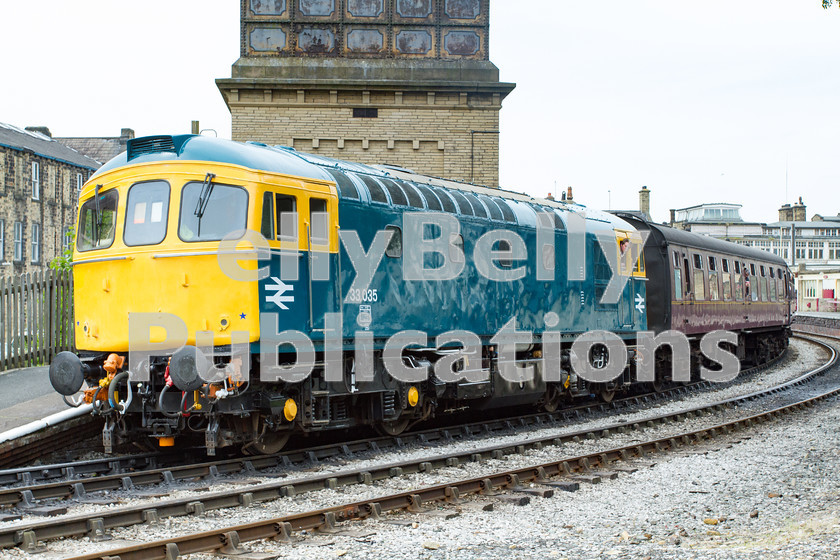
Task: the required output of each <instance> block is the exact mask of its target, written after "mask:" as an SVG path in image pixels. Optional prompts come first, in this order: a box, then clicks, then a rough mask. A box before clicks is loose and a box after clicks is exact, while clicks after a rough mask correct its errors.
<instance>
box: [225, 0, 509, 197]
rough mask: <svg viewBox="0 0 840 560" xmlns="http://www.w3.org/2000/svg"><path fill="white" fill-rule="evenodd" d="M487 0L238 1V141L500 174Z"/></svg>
mask: <svg viewBox="0 0 840 560" xmlns="http://www.w3.org/2000/svg"><path fill="white" fill-rule="evenodd" d="M489 9H490V2H489V0H241V52H240V58H239V60H237V61H236V63H234V65H233V71H232V77H231V78H229V79H219V80H216V84H217V85H218V87H219V90H220V91H221V93H222V96H223V97H224V99H225V102H226V103H227V105H228V107H229V109H230V112H231V116H232V121H233V133H232V136H233V139H234V140H257V141H262V142H266V143H268V144H283V145H287V146H293V147H294V148H296V149H299V150H301V151H306V152H313V153H316V154H323V155H325V156H329V157H336V158H341V159H346V160H351V161H359V162H362V163H369V164H376V163H383V164H391V165H396V166H400V167H406V168H409V169H412V170H414V171H416V172H418V173H424V174H428V175H435V176H441V177H446V178H449V179H456V180H461V181H469V182H473V183H478V184H484V185H488V186H494V187H495V186H498V183H499V170H498V168H499V110H500V109H501V103H502V100H503V99H504V98H505V96H507V94H508V93H510V92H511V91H512V90H513V88H514V87H515V84H511V83H502V82H500V81H499V70H498V69H497V68H496V66H494V65H493V63H492V62H490V60H489V50H490V49H489V27H490V23H489V22H490V20H489Z"/></svg>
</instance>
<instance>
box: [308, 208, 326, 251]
mask: <svg viewBox="0 0 840 560" xmlns="http://www.w3.org/2000/svg"><path fill="white" fill-rule="evenodd" d="M309 238H310V240H311V242H312V243H313V244H316V245H327V244H328V243H329V241H330V219H329V214H328V213H327V201H326V199H323V198H310V199H309Z"/></svg>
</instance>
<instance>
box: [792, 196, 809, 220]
mask: <svg viewBox="0 0 840 560" xmlns="http://www.w3.org/2000/svg"><path fill="white" fill-rule="evenodd" d="M805 208H806V207H805V204H804V203H803V202H802V197H801V196H800V197H799V204H794V205H793V221H794V222H807V221H808V218H807V217H806V216H805Z"/></svg>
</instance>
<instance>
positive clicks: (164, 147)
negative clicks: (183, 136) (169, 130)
mask: <svg viewBox="0 0 840 560" xmlns="http://www.w3.org/2000/svg"><path fill="white" fill-rule="evenodd" d="M175 151H176V150H175V143H174V142H173V139H172V136H144V137H143V138H134V139H132V140H129V141H128V156H127V157H128V160H129V161H131V160H132V159H134V158H136V157H138V156H141V155H143V154H157V153H161V152H175Z"/></svg>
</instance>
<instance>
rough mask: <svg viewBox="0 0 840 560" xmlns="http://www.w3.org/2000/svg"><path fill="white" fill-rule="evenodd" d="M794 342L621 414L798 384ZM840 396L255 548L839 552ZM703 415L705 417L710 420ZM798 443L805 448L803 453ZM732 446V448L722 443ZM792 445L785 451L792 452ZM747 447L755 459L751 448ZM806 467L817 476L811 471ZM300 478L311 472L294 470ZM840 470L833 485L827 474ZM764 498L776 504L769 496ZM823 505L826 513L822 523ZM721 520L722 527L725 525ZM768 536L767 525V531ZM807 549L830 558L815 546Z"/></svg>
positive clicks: (287, 504) (66, 546)
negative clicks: (721, 381)
mask: <svg viewBox="0 0 840 560" xmlns="http://www.w3.org/2000/svg"><path fill="white" fill-rule="evenodd" d="M793 348H794V352H797V353H799V354H801V355H800V356H799V359H797V360H789V361H787V363H785V364H784V365H783V366H781V367H777V368H773V370H772V372H768V373H767V374H759V375H758V376H756V378H755V379H754V380H751V381H749V382H746V383H743V384H737V385H734V386H730V387H727V388H724V389H722V390H721V391H713V392H708V393H703V394H699V395H693V396H691V397H687V398H685V399H682V400H680V401H679V402H669V403H665V404H663V405H661V406H655V407H651V409H648V410H646V411H641V412H637V413H630V414H627V413H625V414H622V415H620V417H621V418H620V419H621V420H627V419H628V418H630V417H632V418H634V419H636V418H638V419H640V420H641V419H643V418H644V417H646V416H650V415H651V414H652V413H653V412H654V411H655V412H657V413H660V412H664V411H665V410H668V409H674V410H677V409H685V408H690V407H691V406H699V405H701V404H703V403H704V402H711V401H718V400H721V399H722V398H725V397H727V396H732V395H726V394H721V393H722V392H723V393H726V392H729V391H731V392H732V393H733V394H744V393H747V392H750V391H752V390H757V389H760V388H763V387H767V386H769V385H772V384H774V383H778V382H780V381H781V380H783V379H789V378H790V377H792V373H794V372H802V371H803V370H804V369H805V368H804V367H803V362H805V363H808V362H809V361H812V362H814V363H816V362H820V361H821V359H820V358H821V356H819V355H818V353H816V352H813V349H812V347H811V346H810V345H808V344H807V343H803V342H801V341H794V342H793ZM811 354H813V356H812V355H811ZM750 384H754V386H750ZM836 404H837V403H836V401H832V404H831V405H829V406H826V405H823V406H821V407H819V408H818V409H814V410H809V411H807V412H803V413H799V414H797V415H795V416H794V417H792V419H789V420H784V421H782V422H774V423H771V424H768V425H765V426H762V427H760V428H758V429H757V430H751V431H749V432H745V433H744V434H741V435H737V436H735V437H737V438H745V437H746V438H750V437H751V439H748V440H746V441H743V442H742V443H739V444H737V445H734V446H732V447H731V448H729V449H725V448H724V449H721V450H719V451H713V452H710V453H708V454H706V455H703V454H701V455H695V454H691V455H685V454H684V453H682V454H681V453H675V454H668V455H663V456H661V457H653V458H651V460H650V462H658V463H657V464H656V465H654V466H653V467H645V468H642V469H640V470H639V471H638V472H636V473H633V474H623V475H621V476H620V477H619V478H618V479H617V480H613V481H608V482H605V483H603V484H599V485H585V486H583V487H582V488H581V490H579V491H578V492H576V493H572V494H566V493H559V494H555V496H554V497H553V498H547V499H540V498H533V501H532V503H531V504H530V505H528V506H523V507H515V506H510V505H508V504H504V503H495V504H494V507H495V511H492V512H483V511H480V510H479V511H473V510H472V509H470V508H469V507H466V506H465V509H464V511H462V512H461V513H460V515H459V516H458V517H455V518H454V519H450V520H443V519H439V518H438V517H437V516H434V515H425V514H424V515H407V514H398V515H393V516H388V517H387V518H386V521H387V520H392V521H393V520H397V521H398V522H404V523H407V524H408V525H407V526H405V525H404V524H401V525H391V524H389V523H387V522H373V521H367V522H352V523H348V524H345V525H342V527H347V528H350V529H352V530H354V531H356V533H355V534H354V535H353V536H348V535H341V534H339V535H304V538H303V540H302V541H300V542H299V543H297V544H293V545H284V544H273V543H248V544H247V545H246V546H248V547H249V548H251V549H252V550H255V551H266V552H271V553H274V554H279V555H280V556H281V557H289V558H330V557H339V556H342V557H348V558H374V557H376V558H383V557H385V558H389V557H393V558H417V557H420V558H496V557H498V558H502V557H505V558H509V557H513V558H546V557H557V558H564V557H566V558H570V559H575V558H602V557H603V558H611V557H616V558H637V557H638V558H644V557H646V556H650V557H652V558H690V557H692V556H691V555H690V554H695V556H693V557H696V558H742V557H756V558H758V557H762V556H761V555H755V556H745V555H746V554H750V555H752V554H754V552H753V551H754V550H760V551H763V552H762V553H763V554H766V553H767V551H768V550H770V549H772V550H775V548H772V547H778V546H781V545H785V546H793V545H797V544H798V543H799V542H800V540H801V539H803V538H805V537H807V538H808V542H810V541H812V540H816V541H817V543H816V544H819V542H822V541H821V540H820V538H818V537H820V536H826V535H833V540H832V539H830V538H829V539H828V540H827V541H826V542H830V544H831V546H830V547H828V548H825V550H831V547H833V546H837V547H838V548H840V543H838V539H837V535H838V534H840V526H838V523H840V521H838V507H837V504H838V500H837V493H836V488H837V480H838V479H840V476H838V475H834V474H833V471H836V466H837V462H838V454H837V452H836V451H834V454H833V455H828V456H827V457H825V458H823V459H822V462H820V460H819V459H816V461H817V464H818V465H820V467H819V468H817V471H818V472H819V473H821V474H820V476H821V477H822V478H820V481H821V483H822V484H823V486H826V487H828V488H831V485H832V484H833V487H834V489H835V490H834V492H835V493H834V494H833V496H834V498H833V506H834V509H833V510H831V508H830V506H831V500H827V499H826V494H825V493H822V494H819V493H818V492H816V490H814V489H817V488H820V486H819V485H818V484H817V482H815V481H813V480H811V478H809V477H812V475H814V474H815V473H814V468H811V463H810V462H809V460H808V458H809V457H815V456H816V455H815V454H816V453H817V452H818V451H819V450H821V449H823V446H825V447H827V449H829V450H836V448H837V445H836V444H837V441H836V439H837V438H835V440H834V441H833V442H832V441H827V440H830V434H837V433H838V431H837V428H838V427H840V425H838V422H840V417H839V416H840V415H838V414H837V412H836V411H835V410H834V409H835V408H836ZM740 412H741V413H744V412H745V411H743V410H742V411H740ZM721 414H723V415H725V416H731V415H732V411H728V412H726V411H722V412H721ZM740 415H741V414H738V416H740ZM715 416H716V415H715ZM821 416H826V419H825V420H819V421H816V422H814V420H816V419H817V418H818V417H821ZM812 419H813V420H812ZM617 420H618V418H617V417H615V416H613V417H611V418H609V419H607V420H603V419H602V420H591V421H587V422H580V423H578V424H575V425H572V426H567V427H565V428H561V427H553V428H546V429H544V430H534V431H533V433H532V432H529V435H532V436H543V435H547V434H548V433H562V432H567V431H572V430H578V429H580V428H582V427H584V426H588V425H590V424H597V423H599V422H600V423H603V424H607V423H612V422H615V421H617ZM716 420H721V418H714V417H704V418H702V419H693V420H690V421H685V422H681V423H678V424H676V425H671V426H662V427H657V428H656V429H648V430H645V432H644V433H634V432H631V433H628V434H616V435H614V436H613V437H611V438H609V439H604V440H598V441H585V442H581V443H578V444H574V443H569V444H566V445H564V446H563V447H562V448H557V447H548V448H545V449H543V450H540V451H533V452H530V453H528V454H526V455H525V456H517V455H515V456H509V457H508V458H506V459H505V460H503V461H496V460H492V461H486V462H483V463H481V464H467V465H463V466H461V467H458V468H447V469H440V470H437V471H434V472H433V473H431V474H428V475H426V474H423V475H412V476H410V477H403V478H399V479H394V480H389V481H385V482H383V483H380V484H376V485H374V486H369V487H365V486H356V487H348V488H340V489H338V490H337V491H335V490H332V491H328V490H325V491H321V492H316V493H310V494H306V495H304V496H299V497H297V498H285V499H282V500H277V501H274V502H270V503H265V504H257V505H255V506H254V507H252V508H248V509H237V510H224V511H211V512H208V513H207V515H206V517H204V518H198V519H197V518H192V517H189V518H173V519H167V520H164V521H163V522H162V523H160V524H159V525H156V526H136V527H132V528H127V529H123V530H119V531H114V533H113V534H114V536H115V537H116V538H117V539H119V540H118V541H116V542H114V541H112V542H105V543H90V542H86V539H80V540H77V541H62V542H54V543H50V549H51V551H52V552H49V553H47V554H45V555H44V556H42V557H43V558H50V557H65V556H67V555H68V554H73V553H82V552H83V551H84V552H90V551H92V550H97V549H99V550H105V549H110V548H115V547H117V546H120V545H121V544H128V543H129V542H137V541H141V540H142V541H148V540H155V539H159V538H166V537H171V536H174V535H177V534H183V533H187V532H194V531H201V530H209V529H218V528H219V527H222V526H229V525H235V524H239V523H247V522H250V521H254V520H256V519H266V518H271V517H277V516H281V515H287V514H289V513H293V512H300V511H307V510H312V509H317V508H321V507H327V506H328V505H334V504H338V503H341V502H346V501H350V500H356V499H359V500H361V499H372V498H374V497H375V496H380V495H383V494H387V493H392V492H397V491H403V490H407V489H410V488H412V487H417V486H420V485H429V484H436V483H443V482H445V481H447V480H454V479H458V478H466V477H469V476H479V475H480V474H481V473H488V472H494V471H499V470H503V469H506V468H512V467H514V466H515V465H518V464H522V465H525V464H535V463H539V462H542V461H550V460H555V459H557V458H558V457H562V456H570V455H574V454H579V453H586V452H592V451H595V450H600V449H606V448H609V447H616V446H619V445H628V444H630V443H632V442H633V441H640V440H641V439H648V438H650V437H655V436H656V435H658V434H660V432H663V434H662V435H660V437H662V436H663V435H664V433H679V432H681V431H686V430H689V429H695V428H699V427H701V425H703V426H705V425H712V424H714V423H716ZM812 422H813V423H812ZM698 423H699V424H700V425H697V424H698ZM817 425H819V428H817V427H816V426H817ZM803 430H804V431H806V432H807V433H804V432H803ZM821 436H826V437H824V438H823V439H822V440H820V441H819V442H816V441H815V442H814V443H813V444H812V443H811V440H818V439H819V438H820V437H821ZM506 437H510V438H511V439H518V438H521V437H522V435H521V434H519V435H511V436H502V437H501V438H500V437H498V436H497V437H494V438H493V439H494V440H497V439H502V440H504V439H505V438H506ZM765 438H767V439H769V440H770V441H772V445H770V447H762V446H763V445H764V444H765V443H764V439H765ZM797 442H799V444H800V448H797V447H796V443H797ZM486 443H487V442H486V441H469V442H458V443H452V444H447V445H446V446H436V447H435V448H434V449H423V448H418V449H409V450H405V451H403V452H402V453H400V454H393V455H394V456H390V455H391V454H384V455H385V456H377V457H374V458H370V459H361V460H353V461H349V462H347V463H346V464H341V465H336V464H322V465H319V466H317V467H314V468H312V469H307V472H308V473H312V472H327V471H335V470H345V469H347V468H361V467H362V466H363V465H364V464H365V463H368V464H373V463H376V464H382V463H386V462H389V461H392V460H398V459H405V458H407V455H418V456H421V455H424V454H425V455H428V454H430V452H433V453H435V454H437V453H443V452H445V451H446V449H455V448H463V447H470V446H471V447H480V446H481V445H485V444H486ZM720 445H722V444H717V446H720ZM782 445H784V448H783V449H782V448H781V447H780V446H782ZM743 453H745V456H744V457H742V456H740V455H741V454H743ZM728 455H733V456H731V457H730V456H728ZM827 465H833V466H834V467H835V468H833V470H832V469H830V468H829V467H827ZM797 469H798V470H803V471H805V472H803V473H798V472H797ZM826 469H828V470H826ZM789 471H790V472H789ZM300 474H302V473H297V474H293V475H292V476H299V475H300ZM832 477H833V480H826V479H831V478H832ZM800 483H801V484H802V487H803V488H805V489H811V490H813V491H809V492H810V493H809V492H806V491H799V492H794V489H795V488H794V487H798V485H799V484H800ZM792 484H793V486H791V485H792ZM762 492H763V495H764V498H762V499H759V498H761V495H762ZM777 494H778V496H777ZM815 494H819V495H820V496H822V498H823V502H824V503H823V506H819V505H813V504H811V503H810V502H808V500H809V499H810V498H812V497H813V496H814V495H815ZM795 495H796V496H797V497H796V498H795V502H790V500H791V497H792V496H795ZM467 501H468V502H469V501H470V500H467ZM490 501H492V499H484V498H483V499H481V502H480V504H486V503H489V502H490ZM76 511H78V510H76ZM441 511H442V512H447V515H451V514H452V513H453V512H454V511H455V510H454V508H451V507H448V508H446V509H444V510H441ZM796 512H804V514H806V516H805V517H802V518H801V519H800V518H799V517H796V515H794V514H796ZM810 512H813V513H814V515H817V516H818V518H812V517H808V516H807V515H808V514H809V513H810ZM797 515H798V514H797ZM704 520H705V521H704ZM714 521H716V523H715V524H712V523H713V522H714ZM800 522H804V523H805V525H803V526H802V527H800V528H797V527H799V525H797V524H798V523H800ZM358 531H361V533H359V532H358ZM739 531H741V532H739ZM754 531H757V533H755V534H754V533H753V532H754ZM809 531H810V532H809ZM715 533H720V534H719V535H718V534H715ZM366 534H367V535H366ZM761 535H764V536H763V537H762V536H761ZM803 535H804V536H803ZM762 538H765V539H766V543H764V544H762V543H763V542H764V541H762ZM739 539H741V541H739ZM812 544H814V543H812ZM816 544H815V546H816ZM768 547H769V548H768ZM781 550H787V549H785V548H782V549H781ZM815 550H816V549H815ZM4 553H8V554H10V557H11V555H17V554H18V553H20V551H17V550H14V551H13V550H7V551H4ZM721 554H722V555H721ZM756 554H757V553H756ZM716 555H717V556H716ZM21 556H23V554H21ZM763 557H767V558H775V557H776V556H763ZM778 557H779V558H781V557H782V556H781V555H780V556H778ZM803 557H805V558H811V557H816V556H813V555H810V553H809V554H808V555H805V556H803ZM828 557H831V558H834V557H835V556H834V555H831V556H828ZM191 558H197V559H203V558H212V556H210V555H193V556H191ZM789 558H796V555H793V556H790V555H789V554H785V560H788V559H789Z"/></svg>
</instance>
